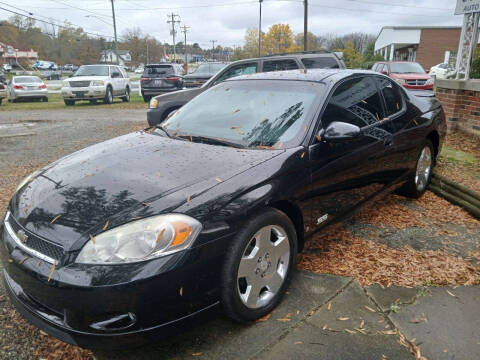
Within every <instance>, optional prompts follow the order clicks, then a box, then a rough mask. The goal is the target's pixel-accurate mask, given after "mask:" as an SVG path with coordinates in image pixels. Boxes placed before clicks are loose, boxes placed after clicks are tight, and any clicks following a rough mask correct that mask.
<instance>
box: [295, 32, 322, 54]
mask: <svg viewBox="0 0 480 360" xmlns="http://www.w3.org/2000/svg"><path fill="white" fill-rule="evenodd" d="M303 38H304V37H303V33H298V34H297V35H295V38H294V41H295V45H296V46H297V47H298V48H299V49H302V50H303ZM322 48H323V46H322V43H321V41H320V38H318V37H316V36H315V35H314V34H313V33H311V32H310V31H309V32H307V50H308V51H315V50H322Z"/></svg>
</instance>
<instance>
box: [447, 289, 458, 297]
mask: <svg viewBox="0 0 480 360" xmlns="http://www.w3.org/2000/svg"><path fill="white" fill-rule="evenodd" d="M446 291H447V294H448V295H450V296H453V297H457V295H455V294H454V293H452V292H450V291H448V290H446Z"/></svg>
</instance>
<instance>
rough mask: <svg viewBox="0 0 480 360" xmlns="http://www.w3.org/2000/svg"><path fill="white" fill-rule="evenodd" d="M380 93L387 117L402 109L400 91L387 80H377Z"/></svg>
mask: <svg viewBox="0 0 480 360" xmlns="http://www.w3.org/2000/svg"><path fill="white" fill-rule="evenodd" d="M378 82H379V86H380V91H381V92H382V93H383V97H384V99H385V105H386V110H387V114H386V115H387V116H392V115H393V114H396V113H397V112H399V111H400V110H402V108H403V97H402V94H401V93H400V89H398V87H397V86H395V85H394V84H393V83H392V82H391V81H390V80H388V79H382V78H380V79H378Z"/></svg>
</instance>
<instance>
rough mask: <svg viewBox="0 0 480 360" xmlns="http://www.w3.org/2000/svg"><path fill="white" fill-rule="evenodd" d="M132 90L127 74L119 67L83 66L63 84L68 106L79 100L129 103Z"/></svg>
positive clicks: (63, 94) (103, 65) (64, 96)
mask: <svg viewBox="0 0 480 360" xmlns="http://www.w3.org/2000/svg"><path fill="white" fill-rule="evenodd" d="M130 90H131V86H130V79H129V78H128V76H127V73H126V72H125V70H124V69H122V68H121V67H120V66H117V65H105V64H98V65H82V66H80V68H79V69H78V70H77V71H76V72H75V74H74V75H73V76H72V77H70V78H68V79H66V80H64V81H63V84H62V96H63V100H64V102H65V105H68V106H70V105H74V104H75V101H79V100H89V101H90V102H91V103H95V102H96V101H97V100H103V102H104V103H105V104H111V103H112V102H113V98H114V97H119V98H121V99H122V100H123V101H124V102H128V101H130Z"/></svg>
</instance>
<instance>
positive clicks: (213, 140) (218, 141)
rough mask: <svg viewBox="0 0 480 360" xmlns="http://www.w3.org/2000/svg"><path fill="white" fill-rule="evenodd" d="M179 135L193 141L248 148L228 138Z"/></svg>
mask: <svg viewBox="0 0 480 360" xmlns="http://www.w3.org/2000/svg"><path fill="white" fill-rule="evenodd" d="M179 137H181V138H183V139H187V140H191V141H199V142H201V143H204V144H212V145H222V146H229V147H234V148H239V149H245V148H246V146H245V145H242V144H239V143H236V142H232V141H228V140H224V139H218V138H213V137H208V136H198V135H179Z"/></svg>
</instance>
